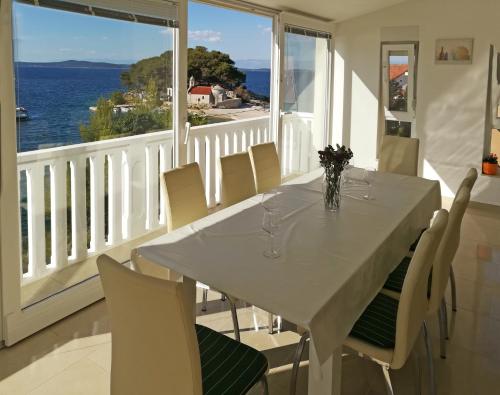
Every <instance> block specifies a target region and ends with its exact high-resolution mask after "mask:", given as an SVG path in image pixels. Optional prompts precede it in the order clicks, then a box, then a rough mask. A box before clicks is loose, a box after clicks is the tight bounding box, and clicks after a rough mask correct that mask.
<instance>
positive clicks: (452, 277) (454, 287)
mask: <svg viewBox="0 0 500 395" xmlns="http://www.w3.org/2000/svg"><path fill="white" fill-rule="evenodd" d="M450 285H451V309H452V310H453V311H457V285H456V284H455V273H454V272H453V266H450Z"/></svg>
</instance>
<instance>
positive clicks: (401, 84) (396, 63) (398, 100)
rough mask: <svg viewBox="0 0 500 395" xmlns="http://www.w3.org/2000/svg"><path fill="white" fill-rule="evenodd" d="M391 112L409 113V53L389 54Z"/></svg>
mask: <svg viewBox="0 0 500 395" xmlns="http://www.w3.org/2000/svg"><path fill="white" fill-rule="evenodd" d="M389 110H390V111H403V112H407V111H408V52H407V51H390V52H389Z"/></svg>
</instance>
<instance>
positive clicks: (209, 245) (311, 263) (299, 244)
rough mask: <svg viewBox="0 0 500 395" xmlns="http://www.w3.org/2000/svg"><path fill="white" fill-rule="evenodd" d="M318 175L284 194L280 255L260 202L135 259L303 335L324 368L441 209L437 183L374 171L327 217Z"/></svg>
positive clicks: (189, 229)
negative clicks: (368, 190) (272, 249)
mask: <svg viewBox="0 0 500 395" xmlns="http://www.w3.org/2000/svg"><path fill="white" fill-rule="evenodd" d="M320 176H321V172H320V171H315V172H312V173H310V174H307V175H305V176H302V177H300V178H298V179H296V180H294V181H293V182H291V183H288V184H286V185H283V186H282V187H281V188H280V195H279V198H278V200H279V205H280V207H281V211H282V216H283V217H282V218H283V220H282V225H281V229H280V233H279V238H280V239H281V242H280V244H281V257H280V258H277V259H269V258H266V257H264V256H263V254H262V253H263V251H264V249H265V247H266V246H267V236H266V234H265V232H264V231H263V230H262V226H261V223H262V217H263V212H264V209H263V207H262V206H261V204H260V202H261V195H258V196H255V197H253V198H250V199H248V200H245V201H243V202H241V203H239V204H236V205H234V206H231V207H229V208H227V209H224V210H221V211H218V212H216V213H214V214H212V215H209V216H208V217H205V218H203V219H201V220H199V221H196V222H194V223H192V224H190V225H188V226H185V227H183V228H180V229H177V230H176V231H174V232H171V233H169V234H165V235H164V236H161V237H159V238H157V239H155V240H153V241H151V242H148V243H147V244H145V245H144V246H141V247H139V249H138V250H139V251H138V252H139V254H140V255H142V256H144V257H145V258H147V259H148V260H150V261H153V262H155V263H158V264H159V265H163V266H165V267H168V268H170V269H173V270H174V271H176V272H179V273H181V274H183V275H186V276H188V277H190V278H192V279H195V280H198V281H201V282H203V283H205V284H207V285H209V286H211V287H213V288H215V289H218V290H220V291H224V292H226V293H227V294H229V295H232V296H234V297H237V298H240V299H242V300H245V301H247V302H249V303H251V304H253V305H255V306H258V307H260V308H262V309H264V310H266V311H269V312H272V313H275V314H278V315H281V316H282V317H284V318H285V319H287V320H289V321H291V322H293V323H296V324H298V325H300V326H302V327H305V328H307V329H308V330H309V331H310V332H311V335H312V336H313V338H314V339H315V345H316V352H317V354H318V358H319V360H320V362H321V363H322V362H324V361H325V360H326V359H327V358H328V357H329V355H331V353H332V351H333V350H335V349H336V348H337V347H339V346H340V345H341V344H342V342H343V341H344V339H345V338H346V336H347V335H348V333H349V332H350V330H351V328H352V326H353V325H354V323H355V322H356V320H357V319H358V317H359V316H360V314H361V313H362V312H363V310H364V309H365V308H366V306H367V305H368V304H369V303H370V301H371V300H372V299H373V298H374V297H375V295H376V294H377V292H378V291H379V290H380V289H381V288H382V285H383V284H384V282H385V279H386V278H387V276H388V274H389V273H390V272H391V271H392V270H393V269H394V268H395V267H396V266H397V265H398V263H399V262H400V261H401V259H402V258H403V257H404V256H405V254H406V253H407V251H408V247H409V246H410V244H411V243H412V242H413V241H414V240H415V239H416V238H417V236H418V235H419V233H420V231H421V229H422V228H425V227H427V226H428V225H429V220H430V219H431V218H432V216H433V214H434V211H435V210H437V209H439V208H440V207H441V194H440V187H439V183H438V182H435V181H430V180H425V179H422V178H417V177H408V176H400V175H395V174H389V173H376V176H375V181H374V186H373V196H374V200H364V199H363V198H362V197H361V196H362V195H363V193H358V192H357V190H356V186H354V187H352V188H349V189H347V191H346V193H347V194H348V195H350V196H344V197H343V200H342V204H341V208H340V210H339V211H337V212H328V211H325V209H324V205H323V198H322V192H321V190H322V188H321V177H320Z"/></svg>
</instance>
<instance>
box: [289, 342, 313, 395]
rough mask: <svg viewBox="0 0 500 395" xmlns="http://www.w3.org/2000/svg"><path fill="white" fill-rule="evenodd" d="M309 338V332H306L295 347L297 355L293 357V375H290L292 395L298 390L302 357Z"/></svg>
mask: <svg viewBox="0 0 500 395" xmlns="http://www.w3.org/2000/svg"><path fill="white" fill-rule="evenodd" d="M307 339H309V332H304V333H303V334H302V336H301V337H300V341H299V344H298V345H297V348H296V349H295V356H294V357H293V367H292V376H291V377H290V395H295V393H296V392H297V376H298V375H299V366H300V360H301V359H302V353H303V352H304V347H305V345H306V341H307Z"/></svg>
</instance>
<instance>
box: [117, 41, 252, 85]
mask: <svg viewBox="0 0 500 395" xmlns="http://www.w3.org/2000/svg"><path fill="white" fill-rule="evenodd" d="M172 59H173V57H172V51H166V52H164V53H162V54H161V55H160V56H155V57H152V58H147V59H142V60H140V61H139V62H137V63H135V64H133V65H132V66H130V69H129V70H128V71H126V72H123V73H122V74H121V82H122V84H123V85H125V86H126V87H127V88H129V89H138V90H145V89H146V87H147V85H148V83H149V81H150V80H151V79H154V80H155V81H156V85H157V87H158V91H159V93H160V94H161V93H165V92H166V88H170V87H172V66H173V62H172ZM188 76H193V77H194V78H195V79H196V80H197V81H200V82H205V83H208V84H222V85H224V86H227V87H235V86H238V85H241V84H242V83H244V82H245V80H246V75H245V73H243V72H241V71H240V70H238V69H237V68H236V66H235V65H234V61H233V60H232V59H231V58H230V57H229V55H228V54H226V53H223V52H220V51H209V50H207V48H205V47H202V46H197V47H195V48H188Z"/></svg>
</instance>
